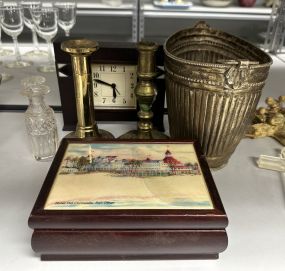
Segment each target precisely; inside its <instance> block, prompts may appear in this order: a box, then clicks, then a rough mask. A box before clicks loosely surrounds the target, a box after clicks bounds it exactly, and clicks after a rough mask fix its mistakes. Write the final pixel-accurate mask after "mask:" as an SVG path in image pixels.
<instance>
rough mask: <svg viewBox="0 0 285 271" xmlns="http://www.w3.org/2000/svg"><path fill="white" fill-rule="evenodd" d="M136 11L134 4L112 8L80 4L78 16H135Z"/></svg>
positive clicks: (95, 4)
mask: <svg viewBox="0 0 285 271" xmlns="http://www.w3.org/2000/svg"><path fill="white" fill-rule="evenodd" d="M135 9H136V6H135V3H134V4H128V3H126V4H122V5H120V6H111V5H106V4H102V3H90V2H89V3H88V2H83V3H80V2H79V3H78V4H77V14H78V15H83V16H89V15H96V16H117V17H120V16H133V13H134V10H135Z"/></svg>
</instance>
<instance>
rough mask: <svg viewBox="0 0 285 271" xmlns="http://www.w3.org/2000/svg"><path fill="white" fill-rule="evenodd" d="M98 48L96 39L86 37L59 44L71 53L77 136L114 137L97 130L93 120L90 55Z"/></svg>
mask: <svg viewBox="0 0 285 271" xmlns="http://www.w3.org/2000/svg"><path fill="white" fill-rule="evenodd" d="M98 48H99V46H98V43H97V42H96V41H92V40H87V39H78V40H67V41H64V42H62V44H61V49H62V50H63V51H64V52H67V53H69V54H70V55H71V61H72V70H73V80H74V89H75V100H76V112H77V126H76V132H75V136H76V137H79V138H85V137H94V138H100V137H103V138H114V136H113V135H112V134H111V133H109V132H107V131H104V130H98V127H97V123H96V121H95V110H94V101H93V90H92V82H91V68H90V56H91V54H92V53H94V52H95V51H97V50H98Z"/></svg>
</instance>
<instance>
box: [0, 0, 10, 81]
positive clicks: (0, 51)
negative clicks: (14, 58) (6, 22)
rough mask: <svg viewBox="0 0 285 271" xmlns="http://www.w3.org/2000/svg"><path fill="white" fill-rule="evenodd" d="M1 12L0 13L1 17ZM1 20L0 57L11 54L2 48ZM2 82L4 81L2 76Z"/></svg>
mask: <svg viewBox="0 0 285 271" xmlns="http://www.w3.org/2000/svg"><path fill="white" fill-rule="evenodd" d="M1 7H3V1H0V8H1ZM1 14H2V12H0V16H1ZM1 32H2V30H1V19H0V56H10V55H12V54H13V51H12V50H9V49H4V48H3V46H2V35H1ZM2 81H4V79H3V76H2Z"/></svg>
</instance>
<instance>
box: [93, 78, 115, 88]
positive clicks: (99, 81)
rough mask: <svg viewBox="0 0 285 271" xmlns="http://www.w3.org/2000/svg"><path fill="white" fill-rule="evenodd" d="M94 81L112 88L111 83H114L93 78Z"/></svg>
mask: <svg viewBox="0 0 285 271" xmlns="http://www.w3.org/2000/svg"><path fill="white" fill-rule="evenodd" d="M94 81H95V82H97V83H99V84H102V85H106V86H109V87H111V88H113V85H115V84H109V83H107V82H105V81H102V80H100V79H94ZM115 86H116V85H115Z"/></svg>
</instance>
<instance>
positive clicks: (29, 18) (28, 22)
mask: <svg viewBox="0 0 285 271" xmlns="http://www.w3.org/2000/svg"><path fill="white" fill-rule="evenodd" d="M21 5H22V7H23V11H24V24H25V26H26V27H28V28H29V29H31V31H32V37H33V46H34V48H35V49H34V50H32V51H30V52H27V53H26V54H25V55H26V56H46V55H47V52H46V51H43V50H40V48H39V41H38V37H37V33H36V27H35V24H34V21H33V15H32V13H33V10H35V9H40V8H41V5H42V3H41V1H29V0H24V1H21Z"/></svg>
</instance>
